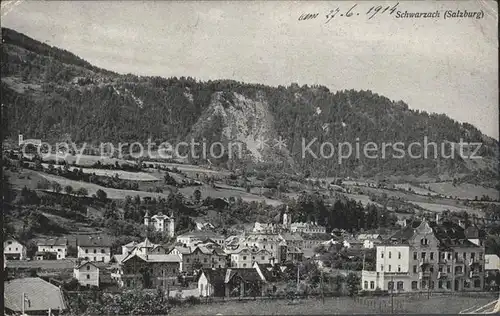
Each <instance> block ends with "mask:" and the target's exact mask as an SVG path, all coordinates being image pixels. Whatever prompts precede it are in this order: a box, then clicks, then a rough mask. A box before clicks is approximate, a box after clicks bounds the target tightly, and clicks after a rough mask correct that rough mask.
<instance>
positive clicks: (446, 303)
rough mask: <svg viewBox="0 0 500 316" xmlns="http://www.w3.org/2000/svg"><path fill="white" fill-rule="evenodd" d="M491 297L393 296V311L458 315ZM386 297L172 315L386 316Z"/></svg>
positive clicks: (227, 306) (213, 307)
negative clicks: (369, 315)
mask: <svg viewBox="0 0 500 316" xmlns="http://www.w3.org/2000/svg"><path fill="white" fill-rule="evenodd" d="M493 299H494V298H492V297H489V296H485V297H465V296H435V297H431V298H429V299H428V298H427V297H426V296H421V297H411V298H410V297H394V305H393V306H394V312H395V313H400V314H401V313H404V314H458V313H459V312H460V311H461V310H464V309H466V308H470V307H472V306H474V305H477V306H481V305H485V304H487V303H489V302H491V301H492V300H493ZM390 313H391V303H390V297H376V298H369V297H367V298H361V299H359V300H354V299H352V298H349V297H336V298H325V303H324V304H323V303H322V301H321V299H318V298H310V299H302V300H299V301H298V302H297V303H295V304H291V302H290V300H255V301H244V302H238V301H228V302H222V303H219V302H217V303H213V304H200V305H194V306H190V307H183V308H178V309H175V310H174V311H173V312H172V315H218V314H219V315H332V314H390Z"/></svg>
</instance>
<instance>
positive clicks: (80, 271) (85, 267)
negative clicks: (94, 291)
mask: <svg viewBox="0 0 500 316" xmlns="http://www.w3.org/2000/svg"><path fill="white" fill-rule="evenodd" d="M73 277H74V278H75V279H77V280H78V283H80V285H83V286H99V267H98V266H96V265H95V264H94V263H92V262H90V261H82V262H81V263H77V264H76V266H75V267H74V268H73Z"/></svg>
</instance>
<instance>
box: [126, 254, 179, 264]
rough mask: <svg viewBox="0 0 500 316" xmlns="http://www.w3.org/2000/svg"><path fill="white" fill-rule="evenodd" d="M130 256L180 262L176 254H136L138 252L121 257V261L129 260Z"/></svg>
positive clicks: (156, 260)
mask: <svg viewBox="0 0 500 316" xmlns="http://www.w3.org/2000/svg"><path fill="white" fill-rule="evenodd" d="M132 258H139V259H141V260H143V261H146V262H181V261H182V260H181V257H179V256H178V255H172V254H167V255H146V256H143V255H138V254H133V255H129V256H127V257H126V258H125V259H123V261H122V262H123V263H125V262H127V261H129V260H130V259H132Z"/></svg>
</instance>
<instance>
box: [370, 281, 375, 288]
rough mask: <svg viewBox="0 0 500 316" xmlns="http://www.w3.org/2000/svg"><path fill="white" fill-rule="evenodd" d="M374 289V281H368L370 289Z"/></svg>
mask: <svg viewBox="0 0 500 316" xmlns="http://www.w3.org/2000/svg"><path fill="white" fill-rule="evenodd" d="M374 288H375V281H370V289H372V290H373V289H374Z"/></svg>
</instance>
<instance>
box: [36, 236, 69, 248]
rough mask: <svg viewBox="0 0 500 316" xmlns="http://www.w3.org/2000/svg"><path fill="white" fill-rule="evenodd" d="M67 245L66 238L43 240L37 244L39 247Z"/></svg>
mask: <svg viewBox="0 0 500 316" xmlns="http://www.w3.org/2000/svg"><path fill="white" fill-rule="evenodd" d="M67 244H68V240H67V239H66V238H50V239H41V240H39V241H38V242H37V245H38V246H66V245H67Z"/></svg>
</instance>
